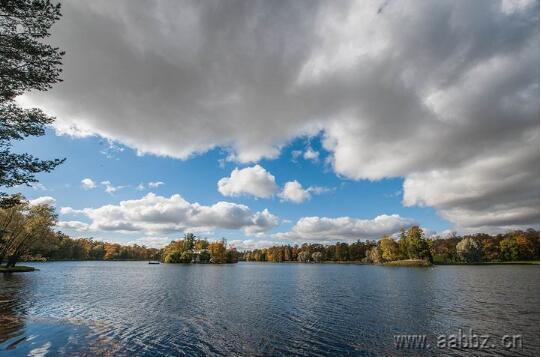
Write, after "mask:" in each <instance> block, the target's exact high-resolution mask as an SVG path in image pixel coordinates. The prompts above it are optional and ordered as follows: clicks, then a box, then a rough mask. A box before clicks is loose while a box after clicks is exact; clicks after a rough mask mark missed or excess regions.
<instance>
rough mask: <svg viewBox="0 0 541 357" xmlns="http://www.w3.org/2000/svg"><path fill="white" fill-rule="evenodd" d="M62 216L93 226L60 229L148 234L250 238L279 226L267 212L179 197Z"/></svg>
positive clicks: (76, 224)
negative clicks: (230, 232) (235, 232)
mask: <svg viewBox="0 0 541 357" xmlns="http://www.w3.org/2000/svg"><path fill="white" fill-rule="evenodd" d="M60 213H61V214H63V215H68V214H82V215H84V216H86V217H87V218H88V219H89V220H90V223H85V222H80V221H60V222H59V223H58V226H59V227H62V228H72V229H78V230H92V231H111V232H139V233H146V234H152V233H173V232H179V231H209V230H215V229H244V232H245V233H246V234H247V235H255V234H258V233H262V232H265V231H267V230H269V229H271V228H273V227H275V226H276V225H278V223H279V220H278V217H276V216H274V215H273V214H271V213H270V212H269V211H268V210H267V209H265V210H263V211H260V212H252V211H251V210H250V208H248V207H247V206H245V205H240V204H235V203H230V202H223V201H221V202H218V203H215V204H213V205H211V206H205V205H201V204H199V203H190V202H188V201H186V200H184V199H183V198H182V197H181V196H180V195H178V194H175V195H172V196H171V197H163V196H158V195H156V194H153V193H149V194H147V195H145V196H143V197H142V198H140V199H135V200H126V201H121V202H119V204H118V205H105V206H101V207H98V208H84V209H73V208H71V207H62V209H61V210H60Z"/></svg>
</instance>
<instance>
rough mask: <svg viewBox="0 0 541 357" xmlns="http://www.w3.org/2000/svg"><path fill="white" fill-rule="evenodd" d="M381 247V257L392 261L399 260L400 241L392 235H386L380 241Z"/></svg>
mask: <svg viewBox="0 0 541 357" xmlns="http://www.w3.org/2000/svg"><path fill="white" fill-rule="evenodd" d="M379 247H380V250H381V258H382V259H383V260H384V261H387V262H390V261H393V260H398V259H399V256H400V253H399V251H398V243H397V242H396V241H395V240H394V239H392V238H391V237H388V236H387V237H384V238H383V239H381V240H380V241H379Z"/></svg>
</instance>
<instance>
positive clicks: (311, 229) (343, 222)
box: [274, 214, 415, 243]
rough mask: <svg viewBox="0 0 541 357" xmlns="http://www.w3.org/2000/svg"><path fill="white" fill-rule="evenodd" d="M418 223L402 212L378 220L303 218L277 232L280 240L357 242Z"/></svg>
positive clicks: (376, 218) (382, 216)
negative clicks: (283, 230) (284, 229)
mask: <svg viewBox="0 0 541 357" xmlns="http://www.w3.org/2000/svg"><path fill="white" fill-rule="evenodd" d="M414 224H415V221H414V220H412V219H408V218H403V217H400V216H399V215H396V214H393V215H380V216H377V217H375V218H374V219H358V218H352V217H338V218H329V217H303V218H301V219H299V220H298V221H297V223H295V225H294V226H293V228H292V229H291V230H290V231H289V232H284V233H276V234H275V235H274V237H275V238H276V239H279V240H291V241H301V242H306V241H319V242H325V243H326V242H334V241H342V242H344V241H346V242H347V241H356V240H359V239H360V240H365V239H379V238H381V237H383V236H384V235H391V234H394V233H397V232H399V231H400V230H401V229H403V228H407V227H409V226H412V225H414Z"/></svg>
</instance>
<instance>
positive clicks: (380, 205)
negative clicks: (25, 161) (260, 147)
mask: <svg viewBox="0 0 541 357" xmlns="http://www.w3.org/2000/svg"><path fill="white" fill-rule="evenodd" d="M309 147H310V148H312V149H313V151H317V152H319V153H320V154H319V158H318V159H317V160H307V159H305V158H303V157H302V155H300V156H299V157H295V155H294V153H293V152H294V151H302V152H303V153H304V152H305V151H306V150H307V148H309ZM14 149H15V150H17V151H21V152H29V153H33V154H35V155H39V156H40V157H42V158H63V157H65V158H66V159H67V160H66V162H65V163H64V164H63V165H61V166H59V167H58V168H57V169H56V170H54V171H53V172H52V173H46V174H40V175H39V176H38V178H39V181H40V182H39V184H38V185H36V186H34V187H17V188H16V189H13V190H12V191H13V192H22V193H23V194H24V195H25V196H26V197H27V198H29V199H36V198H38V197H43V196H51V197H53V198H54V199H55V200H56V206H57V207H58V208H61V207H72V208H75V209H82V208H87V207H92V208H93V207H100V206H104V205H107V204H113V205H115V204H118V202H119V201H123V200H130V199H139V198H141V197H142V196H144V195H145V194H146V193H148V192H153V193H155V194H157V195H161V196H166V197H169V196H171V195H173V194H180V195H181V196H182V197H183V198H185V199H186V200H188V201H190V202H199V203H201V204H204V205H211V204H214V203H216V202H218V201H229V202H235V203H240V204H244V205H247V206H249V207H250V208H252V209H253V210H257V211H259V210H263V209H265V208H267V209H269V211H270V212H272V213H273V214H275V215H277V216H278V217H279V218H280V220H281V222H280V224H279V225H278V226H276V227H274V228H273V229H271V230H269V231H268V232H267V234H265V235H264V236H260V237H255V238H254V237H249V236H246V235H245V234H244V233H243V232H242V231H239V230H224V229H217V230H215V231H213V232H203V233H201V235H203V236H205V235H207V236H209V237H210V238H211V239H212V238H214V237H216V238H219V237H222V236H223V237H226V238H227V239H229V240H235V239H256V240H269V239H272V237H271V235H272V234H273V233H277V232H283V231H288V230H289V229H291V227H292V226H293V224H294V223H295V222H296V221H297V220H298V219H300V218H302V217H304V216H323V217H331V218H334V217H340V216H350V217H354V218H359V219H372V218H374V217H376V216H378V215H382V214H398V215H400V216H401V217H407V218H411V219H413V220H415V221H416V222H419V223H420V224H421V225H422V226H423V227H426V228H429V229H430V230H432V231H443V230H446V229H449V228H451V225H450V224H449V222H447V221H445V220H443V219H442V218H440V217H439V216H438V215H437V214H436V212H435V211H434V209H433V208H430V207H404V206H403V205H402V183H403V180H402V179H385V180H380V181H375V182H373V181H369V180H351V179H347V178H341V177H339V176H338V175H336V174H335V173H334V172H333V170H332V168H331V167H330V166H329V164H328V163H326V162H325V159H326V157H327V155H328V153H327V152H326V151H325V150H324V149H323V148H322V147H321V145H320V142H319V137H314V138H299V139H297V140H295V141H294V142H292V143H291V144H289V145H287V146H286V147H285V148H284V149H283V150H282V153H281V155H280V156H279V157H278V158H277V159H273V160H262V161H261V162H260V165H261V166H263V167H264V168H265V169H267V170H268V171H269V172H270V173H272V174H273V175H274V176H275V177H276V182H277V184H278V185H280V186H283V184H285V183H286V182H287V181H292V180H297V181H299V182H300V183H302V185H303V186H305V187H307V186H320V187H325V188H328V189H329V192H326V193H322V194H319V195H312V197H311V198H310V199H309V200H307V201H305V202H302V203H300V204H297V203H293V202H287V201H284V200H282V199H280V198H279V197H278V195H275V196H273V197H271V198H256V197H253V196H251V195H242V196H238V197H224V196H223V195H222V194H220V192H218V189H217V182H218V181H219V180H220V179H221V178H223V177H226V176H229V174H230V172H231V171H232V170H233V169H235V168H244V167H251V166H253V165H251V164H247V165H239V163H236V162H230V161H227V156H228V154H227V152H225V151H224V150H220V149H215V150H211V151H210V152H208V153H205V154H201V155H194V156H193V157H192V158H190V159H187V160H179V159H172V158H168V157H158V156H156V155H151V154H146V155H138V154H137V152H136V151H135V150H133V149H130V148H128V147H126V146H123V145H119V144H114V143H113V142H111V141H108V140H105V139H101V138H99V137H87V138H73V137H70V136H66V135H56V134H55V132H54V131H53V130H48V131H47V134H46V135H45V136H44V137H40V138H31V139H28V140H25V141H22V142H19V143H17V144H16V145H15V148H14ZM84 178H91V179H92V180H93V181H94V182H96V184H97V187H96V188H95V189H91V190H86V189H84V188H83V187H82V184H81V180H83V179H84ZM102 181H110V182H111V184H112V185H113V186H115V187H116V186H122V187H121V188H119V189H118V190H117V191H115V192H114V193H107V192H106V191H105V186H104V185H101V184H100V182H102ZM149 182H163V185H160V186H159V187H154V188H152V187H148V183H149ZM140 184H144V185H145V189H144V190H138V189H137V187H138V186H139V185H140ZM70 219H78V218H77V217H75V216H73V215H60V220H70ZM82 221H86V222H88V220H87V219H83V220H82ZM284 221H285V222H284ZM63 231H65V232H66V233H68V234H70V235H73V236H81V237H96V238H98V239H101V240H107V241H115V242H124V243H127V242H133V241H136V240H137V239H139V238H142V237H145V234H144V233H117V232H106V231H105V232H104V231H96V232H80V231H76V230H73V229H63ZM182 234H183V232H178V233H169V234H167V236H168V237H171V238H177V237H180V236H182ZM359 238H364V237H362V236H360V237H359Z"/></svg>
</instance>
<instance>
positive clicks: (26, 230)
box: [0, 197, 161, 267]
mask: <svg viewBox="0 0 541 357" xmlns="http://www.w3.org/2000/svg"><path fill="white" fill-rule="evenodd" d="M16 201H17V203H16V204H14V205H12V206H11V207H8V208H0V264H5V265H6V266H8V267H10V266H14V265H15V264H16V263H17V262H18V261H21V260H22V261H24V260H157V259H159V258H160V254H161V252H160V250H159V249H155V248H147V247H144V246H140V245H136V244H134V245H121V244H115V243H107V242H101V241H96V240H93V239H92V238H78V239H77V238H70V237H69V236H67V235H65V234H64V233H62V232H57V231H55V230H54V227H55V224H56V218H57V217H56V214H55V212H54V207H52V206H50V205H46V204H40V205H30V203H29V202H28V201H26V200H24V198H22V197H18V198H17V200H16Z"/></svg>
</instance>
